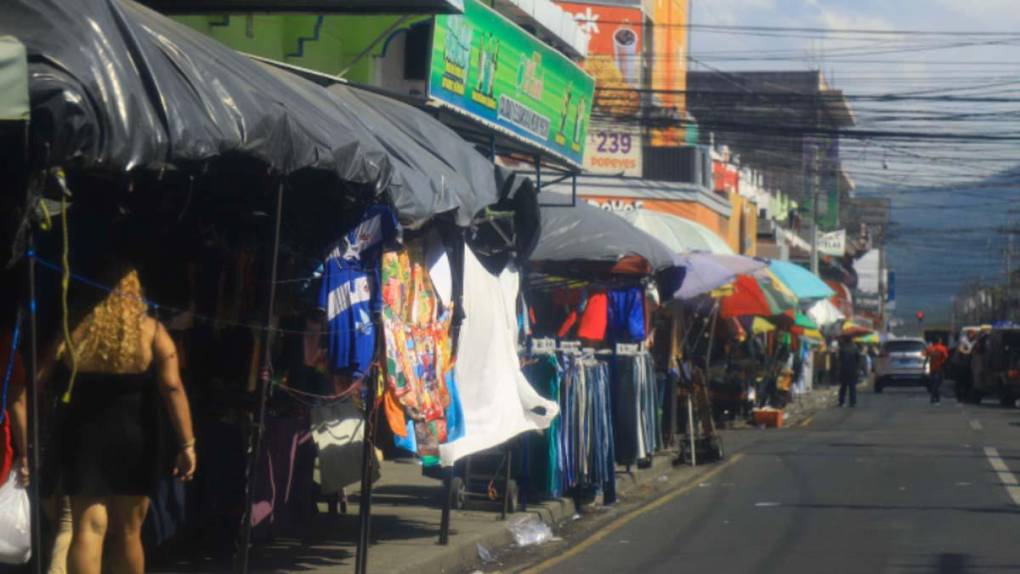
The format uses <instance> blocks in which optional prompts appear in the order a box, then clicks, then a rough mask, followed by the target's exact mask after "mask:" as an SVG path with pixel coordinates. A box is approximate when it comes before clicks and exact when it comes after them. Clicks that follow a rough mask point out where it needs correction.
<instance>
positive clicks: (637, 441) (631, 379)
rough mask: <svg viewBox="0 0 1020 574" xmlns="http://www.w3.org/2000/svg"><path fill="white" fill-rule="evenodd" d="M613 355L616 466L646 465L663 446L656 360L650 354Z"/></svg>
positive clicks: (618, 353)
mask: <svg viewBox="0 0 1020 574" xmlns="http://www.w3.org/2000/svg"><path fill="white" fill-rule="evenodd" d="M621 347H623V346H622V345H620V346H618V347H617V350H616V352H615V353H613V355H612V370H611V374H612V377H611V388H612V407H613V410H612V418H613V430H614V431H615V432H614V437H613V443H614V447H615V448H614V450H615V459H616V463H617V464H620V465H624V466H631V465H635V464H638V465H643V464H645V463H647V462H649V461H650V460H651V457H652V455H653V454H654V453H655V452H656V451H657V450H659V449H660V448H661V447H662V439H661V436H662V434H661V430H662V429H661V428H660V425H661V417H660V416H659V411H660V403H661V392H660V389H659V388H658V387H659V382H658V380H657V378H656V376H655V361H654V359H653V358H652V355H651V354H650V353H648V352H647V351H625V350H621Z"/></svg>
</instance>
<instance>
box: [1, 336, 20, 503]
mask: <svg viewBox="0 0 1020 574" xmlns="http://www.w3.org/2000/svg"><path fill="white" fill-rule="evenodd" d="M11 336H12V333H11V331H10V330H9V329H7V328H2V329H0V384H3V377H4V375H6V374H7V361H8V360H9V358H10V353H11V342H12V341H11ZM24 384H25V368H24V366H23V365H22V364H21V356H20V355H15V356H14V370H13V372H12V373H11V380H10V383H9V386H8V388H7V402H8V403H10V402H11V401H12V400H14V388H15V387H17V386H19V385H24ZM0 392H2V390H0ZM13 460H14V446H13V440H12V436H11V412H10V410H9V409H8V410H7V411H5V412H4V422H3V424H0V483H2V482H4V481H5V480H7V476H8V475H9V474H10V472H11V463H12V462H13Z"/></svg>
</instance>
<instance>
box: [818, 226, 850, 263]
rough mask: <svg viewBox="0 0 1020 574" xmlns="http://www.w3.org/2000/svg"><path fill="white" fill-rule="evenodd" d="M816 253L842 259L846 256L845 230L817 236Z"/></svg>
mask: <svg viewBox="0 0 1020 574" xmlns="http://www.w3.org/2000/svg"><path fill="white" fill-rule="evenodd" d="M818 252H819V253H824V254H826V255H835V256H837V257H843V256H844V255H846V230H845V229H840V230H838V231H831V232H829V233H821V234H819V235H818Z"/></svg>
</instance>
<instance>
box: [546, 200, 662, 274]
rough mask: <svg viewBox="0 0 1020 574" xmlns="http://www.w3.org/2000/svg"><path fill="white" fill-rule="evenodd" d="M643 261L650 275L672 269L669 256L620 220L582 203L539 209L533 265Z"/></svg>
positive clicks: (655, 240)
mask: <svg viewBox="0 0 1020 574" xmlns="http://www.w3.org/2000/svg"><path fill="white" fill-rule="evenodd" d="M633 256H637V257H640V258H642V259H644V260H645V261H646V262H647V263H648V265H649V267H650V268H651V271H663V270H666V269H670V268H672V267H674V266H675V265H676V263H675V260H676V257H675V256H674V254H673V252H671V251H670V250H669V248H668V247H666V245H665V244H664V243H662V242H661V241H659V240H658V239H656V238H655V237H653V236H651V235H649V234H648V233H645V232H644V231H642V230H640V229H638V228H637V227H634V226H633V225H631V224H630V223H629V222H627V220H625V219H624V218H622V217H620V216H618V215H614V214H612V213H609V212H608V211H605V210H603V209H600V208H598V207H593V206H591V205H588V204H586V203H578V204H577V205H574V206H559V205H543V206H542V208H541V233H540V235H539V239H538V246H537V247H535V250H534V252H532V254H531V261H532V262H536V263H544V264H548V263H568V262H591V263H604V264H608V265H615V264H617V263H618V262H620V261H621V260H623V259H625V258H627V257H633Z"/></svg>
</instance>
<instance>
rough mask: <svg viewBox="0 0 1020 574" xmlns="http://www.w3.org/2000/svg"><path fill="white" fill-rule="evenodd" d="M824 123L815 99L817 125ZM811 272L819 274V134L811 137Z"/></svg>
mask: <svg viewBox="0 0 1020 574" xmlns="http://www.w3.org/2000/svg"><path fill="white" fill-rule="evenodd" d="M821 125H822V106H821V102H819V101H817V100H816V101H815V127H816V128H819V127H821ZM811 140H812V141H811V143H812V148H811V272H812V273H814V274H815V275H818V199H819V197H820V196H821V191H822V190H821V187H822V182H821V171H822V170H821V168H820V166H819V165H818V164H819V161H818V160H819V156H821V153H820V150H819V148H820V147H821V146H820V144H819V141H818V138H817V136H816V137H812V138H811Z"/></svg>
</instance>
